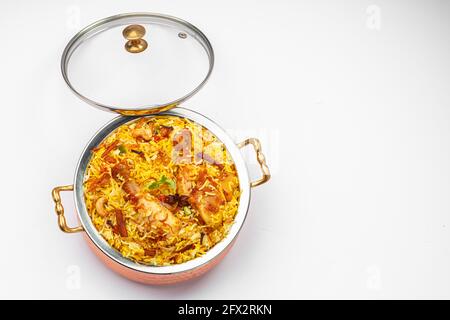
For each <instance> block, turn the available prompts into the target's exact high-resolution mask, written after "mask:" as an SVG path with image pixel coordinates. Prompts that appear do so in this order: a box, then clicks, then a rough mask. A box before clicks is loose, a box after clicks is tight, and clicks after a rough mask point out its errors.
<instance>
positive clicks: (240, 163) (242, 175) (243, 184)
mask: <svg viewBox="0 0 450 320" xmlns="http://www.w3.org/2000/svg"><path fill="white" fill-rule="evenodd" d="M164 115H172V116H178V117H182V118H187V119H190V120H192V121H194V122H196V123H197V124H199V125H201V126H204V127H205V128H207V129H208V130H210V131H211V132H212V133H213V134H214V135H216V137H217V138H218V139H219V140H220V141H222V142H223V143H224V144H225V146H226V148H227V150H228V152H229V153H230V155H231V158H232V159H233V161H234V164H235V166H236V171H237V173H238V178H239V187H240V190H241V196H240V198H239V206H238V212H237V214H236V217H235V219H234V223H233V225H232V226H231V228H230V230H229V232H228V234H227V236H226V237H225V238H224V239H222V241H220V242H219V243H217V244H216V245H215V246H214V247H212V248H211V249H210V250H208V251H207V252H206V253H205V254H204V255H203V256H201V257H197V258H194V259H192V260H190V261H187V262H184V263H181V264H174V265H170V266H149V265H144V264H139V263H137V262H134V261H132V260H130V259H127V258H124V257H123V256H122V255H121V254H120V253H119V252H118V251H117V250H116V249H114V248H113V247H112V246H110V245H109V243H108V242H107V241H106V240H105V239H104V238H103V237H102V236H101V235H100V234H99V232H98V231H97V229H96V228H95V226H94V225H93V223H92V220H91V218H90V217H89V215H88V213H87V208H86V204H85V201H84V192H83V180H84V175H85V172H86V169H87V165H88V164H89V160H90V155H91V152H90V150H91V149H92V148H93V147H95V146H97V145H98V144H99V143H100V142H101V141H103V140H104V139H105V138H106V137H107V136H108V135H109V134H110V133H111V132H112V131H113V130H114V129H115V128H117V127H119V126H120V125H122V124H125V123H127V122H129V121H133V120H135V119H137V118H139V117H125V116H118V117H116V118H114V119H113V120H111V121H110V122H108V123H107V124H106V125H105V126H103V127H102V128H101V129H100V130H99V131H97V133H95V134H94V136H93V137H92V138H91V140H90V141H89V142H88V144H87V145H86V147H85V148H84V150H83V152H82V155H81V157H80V159H79V161H78V164H77V167H76V170H75V182H74V197H75V207H76V210H77V214H78V217H79V219H80V222H81V224H82V226H83V228H84V230H85V231H86V234H87V235H88V237H89V238H90V240H91V241H92V242H93V243H94V244H95V245H96V246H97V247H98V248H99V249H100V250H101V251H102V252H103V253H104V254H106V255H107V256H108V257H109V258H110V259H112V260H114V261H115V262H117V263H119V264H121V265H122V266H125V267H127V268H129V269H132V270H135V271H140V272H144V273H147V274H158V275H170V274H176V273H182V272H186V271H191V270H194V269H197V268H199V267H201V266H203V265H205V264H207V263H209V262H210V261H212V260H214V259H215V258H216V257H218V256H219V255H220V254H221V253H222V252H223V251H224V250H225V249H227V248H228V247H229V246H230V245H231V244H232V243H233V241H234V240H235V239H236V237H237V235H238V233H239V232H240V230H241V228H242V226H243V224H244V221H245V219H246V217H247V212H248V208H249V204H250V179H249V176H248V170H247V166H246V163H245V161H244V159H243V157H242V154H241V153H240V149H239V148H238V146H237V145H236V144H235V142H234V141H233V140H232V139H231V138H230V137H229V136H228V134H227V133H226V132H225V131H224V130H223V129H222V128H221V127H220V126H219V125H217V124H216V123H215V122H214V121H212V120H211V119H209V118H207V117H205V116H204V115H202V114H200V113H197V112H195V111H192V110H189V109H185V108H179V107H178V108H174V109H172V110H169V111H166V112H163V113H159V114H155V115H149V116H148V117H152V116H164Z"/></svg>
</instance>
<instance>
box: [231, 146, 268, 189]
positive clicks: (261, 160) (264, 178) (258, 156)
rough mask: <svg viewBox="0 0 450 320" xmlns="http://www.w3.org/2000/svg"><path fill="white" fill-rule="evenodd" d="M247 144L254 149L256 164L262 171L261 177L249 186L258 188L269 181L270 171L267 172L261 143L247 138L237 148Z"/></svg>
mask: <svg viewBox="0 0 450 320" xmlns="http://www.w3.org/2000/svg"><path fill="white" fill-rule="evenodd" d="M249 144H251V145H252V146H253V148H254V149H255V152H256V159H257V160H258V163H259V165H260V167H261V171H262V177H261V178H259V179H258V180H256V181H252V182H251V183H250V186H251V187H252V188H253V187H256V186H259V185H260V184H263V183H265V182H267V181H268V180H269V179H270V171H269V167H268V166H267V163H266V157H265V156H264V154H263V153H262V149H261V142H259V140H258V139H256V138H248V139H246V140H244V141H242V142H241V143H239V144H238V147H239V148H243V147H245V146H246V145H249Z"/></svg>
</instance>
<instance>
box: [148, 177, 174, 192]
mask: <svg viewBox="0 0 450 320" xmlns="http://www.w3.org/2000/svg"><path fill="white" fill-rule="evenodd" d="M163 184H166V185H168V186H169V188H171V189H173V190H176V188H177V184H176V183H175V181H174V180H172V179H169V178H167V177H166V176H165V175H163V176H162V177H161V178H160V179H159V181H153V182H152V183H151V184H149V186H148V188H149V189H157V188H159V187H160V186H161V185H163Z"/></svg>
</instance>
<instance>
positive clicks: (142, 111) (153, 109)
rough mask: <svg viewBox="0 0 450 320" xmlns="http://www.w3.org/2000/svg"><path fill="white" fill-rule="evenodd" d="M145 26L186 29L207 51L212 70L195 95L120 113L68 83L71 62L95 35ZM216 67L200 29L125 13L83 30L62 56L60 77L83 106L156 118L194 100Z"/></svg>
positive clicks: (167, 19)
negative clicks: (81, 101) (127, 27)
mask: <svg viewBox="0 0 450 320" xmlns="http://www.w3.org/2000/svg"><path fill="white" fill-rule="evenodd" d="M145 22H153V23H154V22H161V23H164V24H166V25H169V26H174V27H183V28H186V31H187V32H188V33H189V34H190V35H191V36H193V37H194V39H195V40H196V41H198V42H199V43H200V44H201V46H202V47H203V49H204V50H205V52H206V54H207V55H208V60H209V69H208V72H207V74H206V75H205V77H204V79H203V81H202V82H200V83H199V84H198V85H197V86H196V87H195V88H194V89H193V90H192V91H190V92H189V93H187V94H185V95H184V96H182V97H180V98H178V99H176V100H173V101H170V102H167V103H164V104H149V105H145V106H141V107H138V108H136V109H128V108H127V109H121V108H118V107H117V106H111V105H107V104H103V103H100V102H98V101H94V100H92V99H90V98H88V97H87V96H85V95H83V94H81V93H80V92H79V91H78V90H77V89H75V87H74V86H73V85H72V83H71V82H70V80H69V76H68V66H69V62H70V58H71V56H72V54H73V53H74V52H75V50H76V49H77V48H78V47H79V46H80V45H81V44H82V43H83V42H84V41H86V40H88V39H89V38H91V37H92V36H94V35H96V34H97V33H100V32H102V31H104V30H107V29H109V28H111V27H115V26H121V25H125V24H135V23H136V24H139V23H145ZM213 67H214V50H213V48H212V46H211V43H210V42H209V40H208V38H207V37H206V36H205V35H204V34H203V32H201V31H200V30H199V29H198V28H197V27H195V26H194V25H192V24H190V23H189V22H187V21H185V20H182V19H179V18H176V17H173V16H169V15H165V14H159V13H139V12H136V13H124V14H118V15H114V16H110V17H107V18H104V19H101V20H98V21H96V22H94V23H92V24H90V25H88V26H87V27H85V28H83V29H82V30H80V31H79V32H78V33H77V34H76V35H75V36H74V37H73V38H72V39H71V40H70V41H69V43H68V44H67V46H66V47H65V49H64V51H63V54H62V56H61V73H62V76H63V78H64V81H65V82H66V84H67V86H68V87H69V88H70V90H72V92H73V93H75V95H76V96H77V97H79V98H80V99H81V100H83V101H84V102H86V103H88V104H90V105H91V106H94V107H96V108H99V109H101V110H106V111H111V112H115V113H120V114H123V115H146V114H153V113H159V112H163V111H167V110H169V109H172V108H174V107H176V106H178V105H179V104H181V103H182V102H184V101H186V100H188V99H189V98H190V97H192V96H193V95H194V94H196V93H197V92H198V91H199V90H200V89H201V88H202V87H203V86H204V85H205V83H206V82H207V81H208V79H209V77H210V75H211V73H212V70H213Z"/></svg>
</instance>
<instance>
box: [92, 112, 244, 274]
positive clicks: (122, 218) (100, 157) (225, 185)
mask: <svg viewBox="0 0 450 320" xmlns="http://www.w3.org/2000/svg"><path fill="white" fill-rule="evenodd" d="M91 152H92V154H91V159H90V162H89V164H88V167H87V170H86V175H85V179H84V197H85V201H86V207H87V210H88V213H89V216H90V218H91V220H92V222H93V224H94V226H95V228H96V229H97V230H98V232H99V233H100V234H101V236H102V237H103V238H104V239H105V240H106V241H107V242H108V243H109V244H110V245H111V246H112V247H113V248H115V249H116V250H117V251H119V252H120V253H121V254H122V255H123V256H124V257H125V258H128V259H131V260H133V261H135V262H137V263H141V264H147V265H154V266H165V265H172V264H179V263H183V262H186V261H189V260H192V259H194V258H196V257H199V256H201V255H203V254H204V253H205V252H207V251H208V250H209V249H211V248H212V247H213V246H214V245H216V244H217V243H219V242H220V241H221V240H222V239H224V237H225V236H226V235H227V232H228V231H229V229H230V227H231V226H232V224H233V222H234V218H235V216H236V213H237V210H238V204H239V196H240V188H239V180H238V175H237V172H236V167H235V165H234V162H233V160H232V158H231V156H230V154H229V153H228V151H227V149H226V147H225V145H224V144H223V143H222V142H221V141H220V140H219V139H218V138H217V137H216V136H215V135H214V134H213V133H212V132H210V131H209V130H208V129H206V128H204V127H202V126H200V125H198V124H196V123H194V122H192V121H190V120H188V119H185V118H180V117H175V116H155V117H145V118H139V119H137V120H133V121H130V122H128V123H126V124H123V125H121V126H120V127H118V128H116V129H115V130H114V131H113V132H111V134H109V135H108V136H107V137H106V138H105V139H104V140H103V141H102V142H101V143H100V144H99V145H98V146H97V147H96V148H94V149H93V150H92V151H91Z"/></svg>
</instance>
